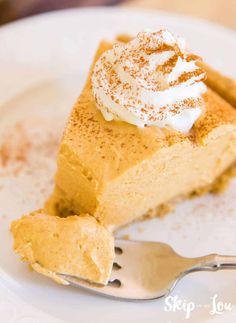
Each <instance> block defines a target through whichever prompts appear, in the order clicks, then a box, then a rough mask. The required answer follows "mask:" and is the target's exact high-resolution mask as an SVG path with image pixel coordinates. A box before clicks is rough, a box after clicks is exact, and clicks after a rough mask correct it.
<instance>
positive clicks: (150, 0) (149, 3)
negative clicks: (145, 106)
mask: <svg viewBox="0 0 236 323" xmlns="http://www.w3.org/2000/svg"><path fill="white" fill-rule="evenodd" d="M101 5H107V6H115V5H118V6H129V7H137V8H146V9H153V10H155V9H156V10H166V11H172V12H176V13H182V14H187V15H192V16H197V17H201V18H205V19H208V20H211V21H214V22H217V23H220V24H222V25H225V26H226V27H230V28H233V29H236V0H0V24H4V23H7V22H10V21H14V20H16V19H20V18H23V17H27V16H31V15H35V14H37V13H42V12H47V11H52V10H58V9H65V8H73V7H75V8H76V7H85V6H101Z"/></svg>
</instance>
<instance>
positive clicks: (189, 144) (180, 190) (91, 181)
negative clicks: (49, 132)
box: [46, 35, 236, 228]
mask: <svg viewBox="0 0 236 323" xmlns="http://www.w3.org/2000/svg"><path fill="white" fill-rule="evenodd" d="M145 37H146V35H145ZM112 46H113V44H112V43H108V42H102V43H101V44H100V46H99V49H98V51H97V53H96V56H95V59H94V63H93V65H92V67H91V70H90V73H89V76H88V80H87V82H86V85H85V87H84V89H83V91H82V93H81V95H80V97H79V99H78V101H77V102H76V104H75V106H74V108H73V111H72V113H71V116H70V118H69V121H68V124H67V126H66V129H65V132H64V135H63V138H62V141H61V145H60V151H59V156H58V169H57V174H56V187H55V191H54V194H53V196H52V197H51V198H50V200H49V201H48V202H47V203H46V209H47V211H48V212H50V213H52V214H57V215H60V216H66V215H69V214H73V213H76V214H79V213H82V212H88V213H89V214H92V215H93V216H95V217H96V218H97V219H98V220H99V221H100V222H101V223H102V224H103V225H104V226H106V227H109V228H117V227H119V226H122V225H125V224H128V223H130V222H132V221H134V220H135V219H138V218H140V217H143V216H145V215H147V214H151V213H152V214H156V213H157V211H158V209H159V208H160V207H161V206H162V205H164V204H166V203H167V202H169V201H172V200H175V199H176V198H179V197H187V196H189V195H191V194H193V193H194V192H198V193H199V192H201V191H209V190H211V189H212V187H213V185H214V182H215V181H216V180H217V179H218V178H219V176H220V175H221V174H223V173H224V172H225V171H226V170H227V169H228V168H229V167H230V166H231V165H232V164H233V163H234V162H235V159H236V110H235V109H234V108H233V107H232V106H231V105H230V104H229V103H227V102H226V101H225V100H224V99H222V98H221V97H220V96H219V95H218V94H216V93H215V92H214V91H212V90H210V89H209V88H208V89H207V90H206V91H205V93H203V94H202V95H201V98H202V100H203V101H204V112H203V113H202V114H201V116H200V117H199V118H198V120H197V121H196V122H195V124H194V126H193V127H192V128H191V130H190V131H188V132H181V131H176V130H174V129H173V128H171V127H169V126H168V127H164V128H163V127H162V128H161V127H158V126H155V125H152V124H151V125H149V126H144V127H138V126H136V125H134V124H131V123H129V122H127V121H122V120H121V119H118V118H113V119H114V120H112V121H107V120H109V117H110V115H109V111H108V110H107V115H106V112H104V111H102V109H101V107H100V105H101V102H100V101H99V100H98V98H97V100H95V96H94V91H93V87H92V83H91V76H92V75H93V73H94V69H96V65H95V63H96V62H97V61H98V60H99V58H101V57H102V58H101V61H102V60H103V63H104V56H101V55H102V54H103V53H104V52H106V51H108V50H110V49H111V48H112ZM115 49H116V51H117V52H119V50H120V48H119V46H118V47H117V48H115ZM163 50H164V49H163ZM165 50H166V51H170V50H171V49H170V46H169V48H166V49H165ZM176 50H179V49H176ZM149 51H150V53H149V55H152V54H153V53H154V49H152V48H150V49H149ZM152 57H154V56H152ZM160 59H163V58H159V60H160ZM191 59H192V60H195V57H192V58H191V56H189V57H188V58H187V59H186V60H189V61H190V60H191ZM153 61H154V58H153ZM116 63H117V62H116ZM104 64H108V63H107V62H105V63H104ZM144 64H145V62H144ZM154 64H155V62H154ZM97 65H98V64H97ZM109 68H111V67H109V66H108V69H109ZM127 69H128V68H127ZM100 72H101V71H100ZM131 72H133V71H131ZM131 72H130V73H131ZM197 73H198V74H196V75H195V76H194V77H195V79H196V80H197V76H198V75H200V74H201V73H202V72H201V71H200V72H199V71H197ZM103 76H104V75H103V74H102V73H100V74H99V77H100V78H102V77H103ZM105 76H106V75H105ZM110 77H111V78H112V77H113V78H114V80H113V83H114V82H116V78H115V76H114V75H111V76H110ZM122 77H123V76H122ZM197 81H199V80H197ZM197 81H196V82H197ZM198 83H199V82H198ZM111 86H113V85H111ZM115 90H117V88H115ZM117 91H118V90H117ZM178 91H180V92H181V91H183V92H184V91H185V89H184V87H180V88H179V89H178ZM106 98H107V97H106ZM104 102H105V101H104ZM194 104H195V103H194ZM105 108H107V107H105ZM101 111H102V112H103V113H101ZM104 115H105V117H107V118H106V119H107V120H105V117H104ZM135 122H136V121H135Z"/></svg>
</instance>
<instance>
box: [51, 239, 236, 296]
mask: <svg viewBox="0 0 236 323" xmlns="http://www.w3.org/2000/svg"><path fill="white" fill-rule="evenodd" d="M219 269H236V256H220V255H217V254H210V255H207V256H203V257H197V258H186V257H182V256H180V255H178V254H177V253H176V252H175V251H174V250H173V249H172V248H171V247H170V246H169V245H167V244H165V243H160V242H148V241H131V240H129V241H128V240H116V241H115V260H114V263H113V269H112V273H111V276H110V280H109V282H108V284H107V285H105V286H103V285H98V284H93V283H90V282H88V281H85V280H83V279H80V278H79V277H74V276H70V275H67V274H63V273H57V274H58V275H59V276H60V277H62V278H63V279H65V280H66V281H67V282H68V283H69V284H71V285H74V286H77V287H81V288H85V289H87V290H89V291H91V292H94V293H97V294H101V295H103V296H108V297H112V298H119V299H126V300H134V301H135V300H151V299H156V298H160V297H164V296H166V295H168V293H170V291H172V290H173V288H174V287H175V286H176V284H177V282H178V281H179V280H180V279H181V278H182V277H184V276H185V275H187V274H189V273H192V272H195V271H217V270H219Z"/></svg>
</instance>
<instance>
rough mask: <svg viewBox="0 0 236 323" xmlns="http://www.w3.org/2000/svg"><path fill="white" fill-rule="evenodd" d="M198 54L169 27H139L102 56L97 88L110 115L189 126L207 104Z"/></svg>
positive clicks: (95, 78)
mask: <svg viewBox="0 0 236 323" xmlns="http://www.w3.org/2000/svg"><path fill="white" fill-rule="evenodd" d="M198 60H199V57H198V56H196V55H194V54H191V53H189V52H187V51H186V49H185V41H184V40H183V39H182V38H177V37H174V36H173V35H172V34H171V33H170V32H168V31H166V30H160V31H158V32H151V31H145V32H140V33H139V34H138V35H137V37H136V38H134V39H133V40H131V41H130V42H128V43H127V44H123V43H115V44H114V46H113V48H112V49H111V50H108V51H106V52H105V53H103V54H102V56H101V57H100V58H99V59H98V61H97V63H96V64H95V67H94V70H93V74H92V89H93V94H94V97H95V100H96V104H97V107H98V109H99V110H101V112H102V114H103V116H104V118H105V120H107V121H111V120H120V121H125V122H128V123H131V124H133V125H136V126H138V127H144V126H146V125H147V126H149V125H154V126H158V127H161V128H163V127H171V128H172V129H175V130H177V131H181V132H188V131H189V130H190V129H191V128H192V126H193V124H194V123H195V121H196V120H197V119H198V118H199V117H200V115H201V114H202V112H203V110H204V101H203V99H202V93H204V92H205V91H206V86H205V84H204V83H203V80H204V78H205V76H206V73H205V71H204V70H202V69H201V68H200V67H198V66H197V64H196V62H197V61H198Z"/></svg>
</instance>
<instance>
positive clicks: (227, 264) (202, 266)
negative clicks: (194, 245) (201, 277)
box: [190, 254, 236, 271]
mask: <svg viewBox="0 0 236 323" xmlns="http://www.w3.org/2000/svg"><path fill="white" fill-rule="evenodd" d="M192 260H193V264H192V266H191V268H190V271H198V270H210V271H217V270H221V269H236V256H222V255H217V254H211V255H207V256H203V257H198V258H192Z"/></svg>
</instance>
